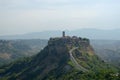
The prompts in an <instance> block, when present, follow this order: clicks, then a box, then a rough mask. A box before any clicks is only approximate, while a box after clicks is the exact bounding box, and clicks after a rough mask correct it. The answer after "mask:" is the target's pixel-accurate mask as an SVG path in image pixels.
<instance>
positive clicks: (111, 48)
mask: <svg viewBox="0 0 120 80" xmlns="http://www.w3.org/2000/svg"><path fill="white" fill-rule="evenodd" d="M91 45H92V46H93V48H94V50H95V52H96V54H97V55H98V56H99V57H101V58H102V59H103V60H104V61H106V62H108V63H112V64H114V65H117V66H120V40H91Z"/></svg>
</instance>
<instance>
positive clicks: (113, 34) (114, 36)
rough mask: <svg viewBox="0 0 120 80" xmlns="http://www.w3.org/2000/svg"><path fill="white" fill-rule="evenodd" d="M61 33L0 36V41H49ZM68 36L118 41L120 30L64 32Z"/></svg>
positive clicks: (47, 32) (49, 32)
mask: <svg viewBox="0 0 120 80" xmlns="http://www.w3.org/2000/svg"><path fill="white" fill-rule="evenodd" d="M60 33H61V31H43V32H33V33H27V34H21V35H6V36H0V39H39V38H41V39H49V38H50V37H51V36H53V37H57V36H59V37H60V36H61V34H60ZM66 33H67V34H68V35H71V36H72V35H76V36H81V37H86V38H89V39H100V40H120V38H119V37H118V34H120V29H111V30H101V29H94V28H93V29H89V28H88V29H78V30H71V31H66Z"/></svg>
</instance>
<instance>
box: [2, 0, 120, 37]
mask: <svg viewBox="0 0 120 80" xmlns="http://www.w3.org/2000/svg"><path fill="white" fill-rule="evenodd" d="M81 28H97V29H117V28H120V0H0V35H8V34H9V35H11V34H21V33H29V32H39V31H45V30H76V29H81Z"/></svg>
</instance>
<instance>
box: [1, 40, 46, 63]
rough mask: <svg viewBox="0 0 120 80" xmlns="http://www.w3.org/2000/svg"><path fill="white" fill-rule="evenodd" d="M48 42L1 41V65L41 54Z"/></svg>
mask: <svg viewBox="0 0 120 80" xmlns="http://www.w3.org/2000/svg"><path fill="white" fill-rule="evenodd" d="M46 45H47V40H40V39H36V40H35V39H31V40H0V65H2V64H5V63H8V62H11V61H14V60H16V59H19V58H22V57H29V56H32V55H35V54H36V53H38V52H40V50H41V49H43V48H44V47H45V46H46Z"/></svg>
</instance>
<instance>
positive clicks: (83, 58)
mask: <svg viewBox="0 0 120 80" xmlns="http://www.w3.org/2000/svg"><path fill="white" fill-rule="evenodd" d="M0 79H1V80H78V79H80V80H90V79H91V80H103V79H104V80H119V73H118V68H116V67H113V66H111V65H109V64H106V63H104V61H102V60H101V59H100V58H98V57H97V55H95V53H94V50H93V48H92V47H91V45H90V41H89V39H86V38H81V37H76V36H73V37H69V36H65V37H57V38H50V40H49V41H48V45H47V46H46V47H45V48H44V49H43V50H42V51H41V52H40V53H39V54H37V55H36V56H33V57H31V58H26V59H22V60H19V61H16V62H14V63H11V64H8V65H4V66H2V67H0Z"/></svg>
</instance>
